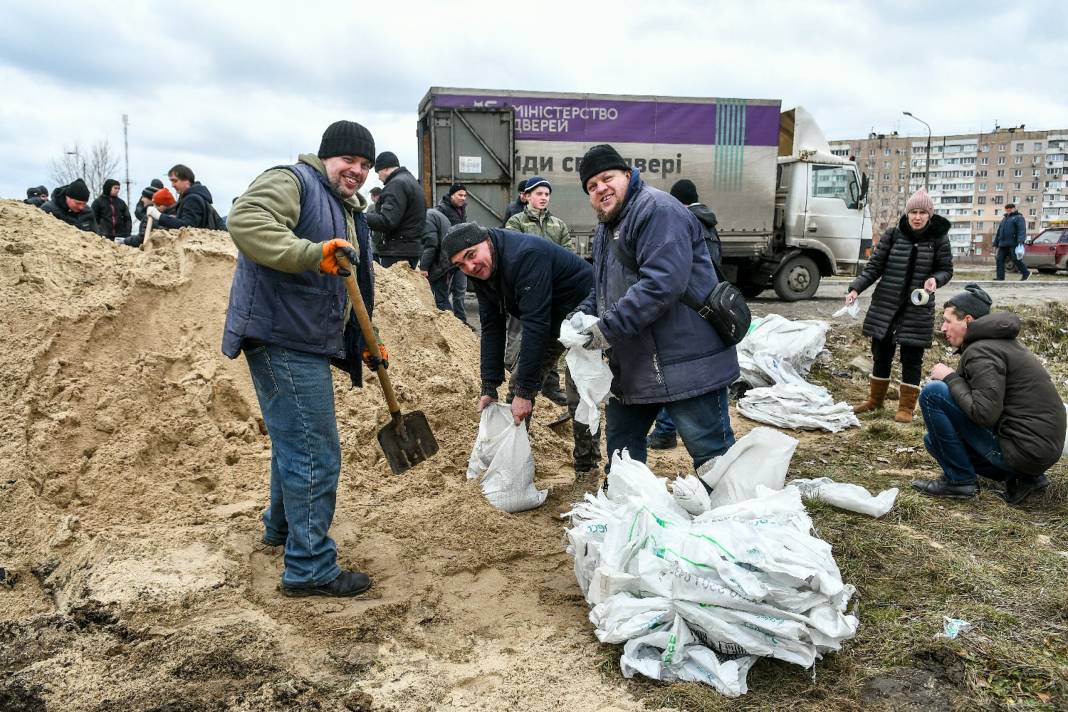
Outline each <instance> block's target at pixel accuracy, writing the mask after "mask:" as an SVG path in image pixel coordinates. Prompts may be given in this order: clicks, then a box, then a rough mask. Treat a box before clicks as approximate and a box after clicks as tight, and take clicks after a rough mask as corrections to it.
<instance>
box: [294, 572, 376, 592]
mask: <svg viewBox="0 0 1068 712" xmlns="http://www.w3.org/2000/svg"><path fill="white" fill-rule="evenodd" d="M369 588H371V577H370V576H368V575H367V574H361V573H360V572H359V571H342V572H341V574H340V575H339V576H338V577H337V578H336V579H334V580H333V581H331V582H330V583H324V584H322V585H321V586H282V594H283V595H285V596H291V597H294V598H296V597H300V596H331V597H334V598H348V597H349V596H358V595H360V594H361V593H363V592H364V591H366V590H367V589H369Z"/></svg>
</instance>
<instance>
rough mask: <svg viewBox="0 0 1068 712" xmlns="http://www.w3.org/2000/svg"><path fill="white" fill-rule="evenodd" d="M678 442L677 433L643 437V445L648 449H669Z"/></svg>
mask: <svg viewBox="0 0 1068 712" xmlns="http://www.w3.org/2000/svg"><path fill="white" fill-rule="evenodd" d="M678 444H679V436H678V433H671V434H670V435H655V434H654V435H650V436H649V437H648V438H646V439H645V447H647V448H649V449H650V450H670V449H672V448H673V447H675V446H676V445H678Z"/></svg>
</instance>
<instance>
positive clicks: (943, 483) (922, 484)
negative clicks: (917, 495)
mask: <svg viewBox="0 0 1068 712" xmlns="http://www.w3.org/2000/svg"><path fill="white" fill-rule="evenodd" d="M912 489H914V490H916V491H918V492H922V493H923V494H927V495H931V496H932V497H946V498H947V499H971V498H972V497H974V496H976V495H977V494H979V485H978V484H976V483H975V482H971V483H968V484H954V483H952V482H950V481H949V480H947V479H946V478H945V477H939V478H938V479H937V480H913V481H912Z"/></svg>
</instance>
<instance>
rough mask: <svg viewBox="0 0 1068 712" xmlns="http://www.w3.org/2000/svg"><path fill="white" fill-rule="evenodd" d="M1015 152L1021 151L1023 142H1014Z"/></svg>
mask: <svg viewBox="0 0 1068 712" xmlns="http://www.w3.org/2000/svg"><path fill="white" fill-rule="evenodd" d="M1016 152H1017V153H1023V142H1020V143H1018V144H1016Z"/></svg>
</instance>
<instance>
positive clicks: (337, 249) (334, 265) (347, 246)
mask: <svg viewBox="0 0 1068 712" xmlns="http://www.w3.org/2000/svg"><path fill="white" fill-rule="evenodd" d="M322 245H323V259H321V260H319V271H320V272H323V273H325V274H333V275H337V276H338V277H348V276H349V271H348V270H347V269H345V268H344V267H342V266H341V265H339V264H338V262H337V256H338V253H341V254H342V255H344V256H345V258H346V259H347V260H348V261H349V264H353V265H354V264H356V263H358V262H359V261H360V256H359V255H358V254H357V253H356V249H355V248H354V247H353V246H352V243H351V242H348V241H346V240H340V239H334V240H327V241H326V242H324V243H322Z"/></svg>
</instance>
